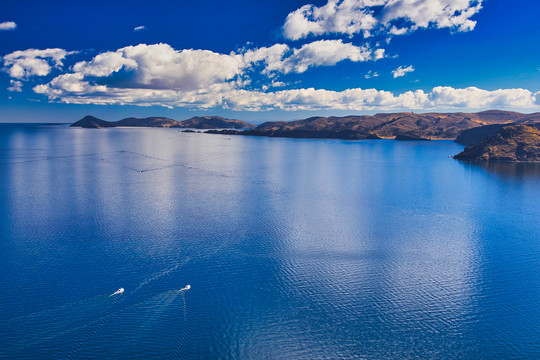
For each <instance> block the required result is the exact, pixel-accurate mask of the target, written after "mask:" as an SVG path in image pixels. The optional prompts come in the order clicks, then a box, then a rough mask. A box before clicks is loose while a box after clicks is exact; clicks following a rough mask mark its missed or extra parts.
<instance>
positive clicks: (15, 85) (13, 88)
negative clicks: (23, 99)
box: [7, 80, 22, 92]
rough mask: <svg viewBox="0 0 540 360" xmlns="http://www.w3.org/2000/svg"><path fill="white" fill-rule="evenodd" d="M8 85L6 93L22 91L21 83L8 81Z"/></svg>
mask: <svg viewBox="0 0 540 360" xmlns="http://www.w3.org/2000/svg"><path fill="white" fill-rule="evenodd" d="M9 83H10V84H11V86H10V87H8V88H7V89H8V91H11V92H21V91H22V82H21V81H16V80H10V81H9Z"/></svg>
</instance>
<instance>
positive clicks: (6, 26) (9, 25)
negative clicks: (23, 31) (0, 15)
mask: <svg viewBox="0 0 540 360" xmlns="http://www.w3.org/2000/svg"><path fill="white" fill-rule="evenodd" d="M16 28H17V24H16V23H15V22H14V21H4V22H2V23H0V30H15V29H16Z"/></svg>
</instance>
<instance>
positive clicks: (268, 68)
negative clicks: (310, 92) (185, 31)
mask: <svg viewBox="0 0 540 360" xmlns="http://www.w3.org/2000/svg"><path fill="white" fill-rule="evenodd" d="M24 53H25V54H26V55H27V56H26V57H21V56H19V54H15V53H13V54H10V55H8V56H6V57H5V61H6V64H11V63H9V61H12V60H11V59H12V58H14V59H15V60H13V61H12V62H16V61H19V62H20V61H21V60H20V59H21V58H24V59H28V58H31V60H32V61H36V62H37V65H41V66H43V69H41V68H38V66H37V65H35V66H34V67H29V66H27V67H26V68H28V69H30V70H26V71H18V68H17V65H16V64H15V63H14V64H11V67H8V66H6V70H7V71H10V72H11V75H12V77H15V78H25V77H27V76H30V75H34V74H37V75H40V74H48V73H49V72H50V66H49V65H48V63H47V61H45V60H43V59H42V58H36V57H35V56H34V57H30V56H29V55H28V54H33V53H32V52H31V51H30V50H27V51H26V52H24ZM383 56H384V49H376V50H372V49H370V48H369V47H368V46H362V47H358V46H354V45H352V44H348V43H343V41H341V40H320V41H316V42H313V43H308V44H305V45H304V46H302V47H300V48H298V49H291V48H289V46H288V45H285V44H275V45H273V46H271V47H262V48H256V49H249V50H242V51H240V52H239V53H230V54H219V53H215V52H212V51H208V50H175V49H173V48H172V47H171V46H170V45H168V44H156V45H146V44H140V45H137V46H127V47H124V48H121V49H118V50H116V51H109V52H105V53H102V54H98V55H96V56H95V57H94V58H92V59H91V60H89V61H80V62H78V63H76V64H75V65H73V66H72V67H71V71H72V72H71V73H67V74H63V75H60V76H58V77H56V78H55V79H54V80H52V81H51V82H50V83H49V84H43V85H42V86H38V87H36V89H38V91H39V92H41V93H47V94H54V95H55V96H56V94H58V91H60V92H61V93H62V92H63V91H66V92H68V93H71V92H77V93H79V92H80V91H81V89H83V90H84V91H88V90H89V89H93V90H92V91H94V90H96V89H97V87H98V85H99V86H101V87H100V88H99V90H96V91H99V92H103V88H102V87H105V88H106V89H108V90H112V89H141V90H146V89H151V90H176V91H184V92H188V91H194V90H196V91H208V89H209V87H212V86H214V89H215V86H219V87H221V88H226V89H232V88H240V87H242V85H246V84H248V83H249V82H250V81H251V79H250V78H249V75H250V74H251V73H252V72H254V71H260V72H262V73H263V74H265V75H267V76H269V77H270V78H272V80H273V81H274V82H275V81H277V80H276V79H273V77H274V76H275V74H277V73H291V72H294V73H302V72H305V71H306V70H307V69H309V68H311V67H315V66H331V65H335V64H336V63H337V62H340V61H343V60H350V61H355V62H357V61H368V60H377V59H379V58H381V57H383ZM259 67H262V69H260V68H259ZM21 68H22V67H21ZM277 83H278V82H276V84H277ZM274 86H276V85H274ZM47 89H49V90H47ZM74 89H76V90H74ZM109 93H111V92H110V91H109ZM122 93H123V92H122Z"/></svg>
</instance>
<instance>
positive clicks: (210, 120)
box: [70, 115, 255, 129]
mask: <svg viewBox="0 0 540 360" xmlns="http://www.w3.org/2000/svg"><path fill="white" fill-rule="evenodd" d="M70 126H74V127H81V128H94V129H101V128H111V127H120V126H123V127H126V126H127V127H164V128H190V129H250V128H254V127H255V125H253V124H250V123H248V122H245V121H241V120H234V119H225V118H223V117H221V116H195V117H192V118H190V119H187V120H183V121H178V120H173V119H169V118H166V117H147V118H135V117H129V118H125V119H122V120H118V121H105V120H102V119H98V118H96V117H94V116H91V115H87V116H85V117H84V118H82V119H81V120H79V121H77V122H75V123H73V124H71V125H70Z"/></svg>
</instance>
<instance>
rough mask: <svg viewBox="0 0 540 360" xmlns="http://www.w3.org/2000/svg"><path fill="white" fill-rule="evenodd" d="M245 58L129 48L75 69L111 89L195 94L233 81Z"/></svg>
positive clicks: (158, 47)
mask: <svg viewBox="0 0 540 360" xmlns="http://www.w3.org/2000/svg"><path fill="white" fill-rule="evenodd" d="M245 66H246V65H245V62H244V59H243V57H242V55H239V54H234V53H231V54H228V55H226V54H219V53H215V52H212V51H209V50H180V51H178V50H175V49H173V48H172V47H171V46H170V45H168V44H155V45H146V44H140V45H137V46H127V47H124V48H121V49H118V50H116V51H111V52H106V53H102V54H99V55H97V56H95V57H94V58H93V59H92V60H90V61H82V62H79V63H77V64H75V65H74V66H73V71H74V72H75V73H76V74H80V75H83V76H84V77H99V78H102V79H99V80H98V82H99V81H101V82H102V83H104V84H107V85H108V86H109V87H118V88H143V89H144V88H146V89H176V90H193V89H202V88H206V87H208V86H210V85H212V84H215V83H221V82H225V81H228V80H231V79H233V78H234V77H235V76H236V75H238V74H240V72H241V71H242V69H243V68H245Z"/></svg>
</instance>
